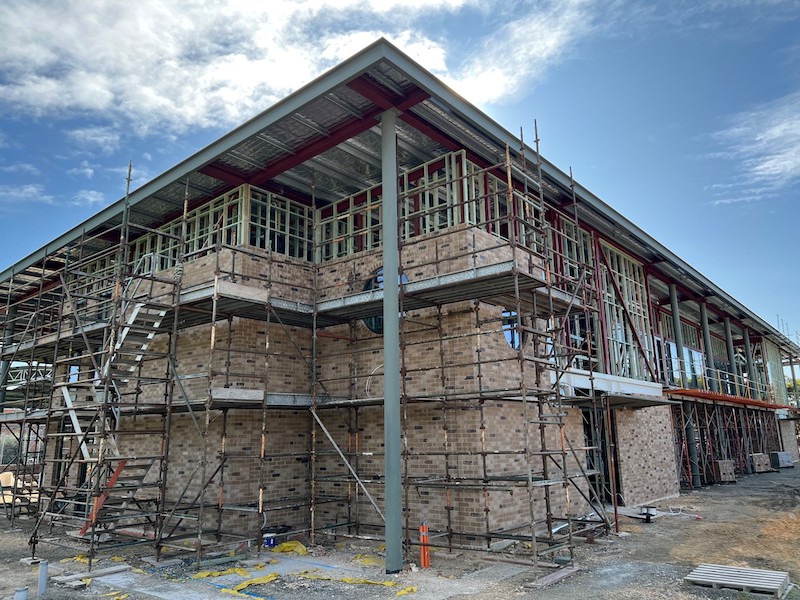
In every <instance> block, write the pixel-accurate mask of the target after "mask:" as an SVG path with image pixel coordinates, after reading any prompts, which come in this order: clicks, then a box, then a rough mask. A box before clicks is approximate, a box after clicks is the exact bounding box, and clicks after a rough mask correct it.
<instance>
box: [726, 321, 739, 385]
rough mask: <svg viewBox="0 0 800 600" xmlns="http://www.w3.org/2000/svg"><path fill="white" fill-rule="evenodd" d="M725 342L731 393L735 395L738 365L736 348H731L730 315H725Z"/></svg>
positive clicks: (737, 382)
mask: <svg viewBox="0 0 800 600" xmlns="http://www.w3.org/2000/svg"><path fill="white" fill-rule="evenodd" d="M724 322H725V344H726V345H727V348H728V364H729V368H730V372H731V373H732V374H733V393H734V395H736V396H739V395H740V392H739V367H737V366H736V350H734V349H733V332H732V331H731V320H730V317H725V319H724Z"/></svg>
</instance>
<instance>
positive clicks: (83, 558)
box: [59, 554, 89, 565]
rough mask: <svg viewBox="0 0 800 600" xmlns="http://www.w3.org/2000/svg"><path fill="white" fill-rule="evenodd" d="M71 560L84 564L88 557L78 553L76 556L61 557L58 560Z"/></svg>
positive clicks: (86, 563) (66, 561) (86, 562)
mask: <svg viewBox="0 0 800 600" xmlns="http://www.w3.org/2000/svg"><path fill="white" fill-rule="evenodd" d="M73 560H74V561H75V562H79V563H83V564H85V565H88V564H89V557H88V556H86V555H85V554H78V555H77V556H73V557H72V558H62V559H61V560H60V561H59V562H62V563H68V562H72V561H73Z"/></svg>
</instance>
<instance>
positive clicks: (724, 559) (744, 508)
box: [0, 469, 800, 600]
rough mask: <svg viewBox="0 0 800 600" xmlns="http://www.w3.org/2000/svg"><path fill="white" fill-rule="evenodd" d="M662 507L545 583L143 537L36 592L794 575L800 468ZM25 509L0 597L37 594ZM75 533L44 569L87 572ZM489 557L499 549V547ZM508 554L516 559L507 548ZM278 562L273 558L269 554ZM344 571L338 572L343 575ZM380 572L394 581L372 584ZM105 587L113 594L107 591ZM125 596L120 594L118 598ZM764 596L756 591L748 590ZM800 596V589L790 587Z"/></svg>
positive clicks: (447, 568) (416, 595) (576, 592)
mask: <svg viewBox="0 0 800 600" xmlns="http://www.w3.org/2000/svg"><path fill="white" fill-rule="evenodd" d="M658 508H659V510H661V511H664V512H672V513H675V514H671V515H666V516H661V517H659V518H657V519H656V520H655V521H654V522H653V523H650V524H645V523H644V522H643V521H640V520H636V519H631V518H627V517H621V519H620V525H621V531H622V534H621V535H620V536H616V535H612V536H609V537H608V538H605V539H600V540H598V541H597V543H594V544H582V545H579V546H578V547H577V549H576V563H577V564H578V565H579V566H580V571H579V572H578V573H576V574H574V575H572V576H570V577H568V578H566V579H564V580H562V581H561V582H560V583H557V584H555V585H552V586H550V587H548V588H545V589H534V588H532V587H530V584H531V583H532V582H534V581H535V580H537V579H538V578H540V577H542V576H544V575H546V574H548V573H550V572H551V571H549V570H546V569H541V568H539V569H537V568H532V567H528V566H524V565H519V564H513V563H506V562H489V561H486V560H484V557H483V556H482V555H478V554H454V555H449V554H447V553H444V552H434V553H433V555H432V559H431V560H432V568H431V569H430V570H426V571H409V572H406V573H403V574H400V575H398V576H387V575H385V574H384V572H383V567H382V565H381V563H380V556H379V551H378V550H379V549H378V548H377V547H375V546H371V545H369V544H366V543H357V544H349V543H339V544H335V545H331V546H325V547H316V548H312V549H311V550H312V554H311V555H308V556H297V555H283V554H281V555H277V554H273V553H262V554H261V555H260V556H256V554H255V553H254V552H251V553H250V556H248V560H245V561H243V562H242V561H238V562H232V563H226V564H220V565H217V566H214V567H210V568H213V569H217V570H219V571H224V570H225V569H229V568H231V567H238V568H239V569H243V570H240V571H238V572H232V573H229V574H221V575H211V576H208V577H204V578H196V577H192V575H196V574H197V572H196V569H195V568H194V567H193V566H192V565H184V564H181V565H178V566H172V567H168V568H160V569H155V568H153V567H152V566H150V565H148V564H147V563H145V562H143V561H142V560H141V559H142V558H143V557H145V556H149V555H151V554H152V552H151V550H150V549H149V548H147V547H145V546H139V547H134V548H128V549H125V550H124V551H119V552H118V555H117V556H113V555H110V554H102V555H101V558H100V559H99V560H98V561H97V564H96V565H95V568H96V569H99V568H104V567H108V566H114V565H119V564H121V563H122V562H124V564H128V565H130V566H131V567H132V569H131V570H129V571H126V572H124V573H120V574H116V575H111V576H107V577H98V578H94V579H93V580H92V582H91V583H90V584H89V586H88V587H87V588H85V589H83V590H69V589H66V588H64V587H61V586H56V585H53V584H51V585H50V587H49V589H48V592H47V594H45V595H44V596H43V598H65V599H68V600H72V599H78V598H91V597H97V598H100V597H106V598H110V599H111V600H152V599H153V598H162V599H164V600H174V599H176V598H194V599H198V600H199V599H202V600H205V599H217V598H230V597H231V595H230V594H229V593H223V591H222V589H223V588H227V589H231V588H233V587H234V586H235V585H237V584H239V583H241V582H243V581H245V580H248V579H252V578H256V577H264V576H266V575H269V574H271V573H277V574H278V577H277V579H275V580H274V581H271V582H268V583H260V584H253V585H250V586H248V587H247V588H245V589H242V590H241V591H240V594H241V595H248V596H250V597H259V598H272V599H276V600H277V599H280V600H299V599H310V600H328V599H330V598H341V597H348V598H351V599H352V600H373V599H374V600H384V599H389V598H396V597H397V594H398V592H403V591H404V592H406V594H405V595H407V596H408V597H409V599H414V600H447V599H452V600H466V599H470V600H500V599H506V598H537V599H544V600H573V599H581V598H592V599H599V600H602V599H619V600H628V599H630V600H633V599H637V600H638V599H642V600H666V599H676V600H692V599H696V598H710V599H744V598H750V597H754V596H751V595H749V594H745V593H743V592H738V591H731V590H721V591H715V590H710V589H706V588H701V587H697V586H692V585H689V584H686V583H684V582H683V577H684V576H685V575H687V574H688V573H689V571H691V570H692V569H693V568H694V567H695V566H697V565H698V564H700V563H703V562H711V563H718V564H725V565H732V566H746V567H751V568H760V569H773V570H781V571H788V572H789V574H790V576H791V578H792V580H795V581H800V553H798V552H797V544H798V540H800V469H784V470H782V471H780V472H773V473H766V474H762V475H755V476H750V477H745V478H742V479H741V480H740V481H739V482H738V483H737V484H733V485H726V486H714V487H712V488H707V489H703V490H699V491H696V492H693V493H689V494H684V495H682V496H681V497H680V498H676V499H674V500H672V501H670V502H669V503H663V504H662V505H660V506H659V507H658ZM32 525H33V521H32V520H31V519H26V518H19V519H15V520H14V521H13V522H12V521H8V520H6V519H1V520H0V532H1V533H0V541H2V543H0V572H1V573H2V575H3V576H2V578H0V597H2V598H11V597H12V596H13V593H14V590H15V589H16V588H18V587H25V586H27V587H28V588H29V590H31V591H30V592H29V597H30V598H33V597H35V596H36V594H35V590H36V573H37V568H36V567H29V566H26V565H23V564H21V563H20V562H19V560H20V558H22V557H24V556H28V555H29V554H30V552H29V549H28V546H27V541H28V537H29V534H30V529H31V527H32ZM84 550H85V549H84V548H83V547H82V546H81V544H80V542H73V545H72V546H70V547H60V546H55V545H50V544H42V545H40V547H39V548H38V550H37V554H38V555H39V556H41V557H42V558H46V559H47V560H48V561H49V563H50V572H51V575H56V574H62V573H75V572H81V571H85V570H86V568H87V565H86V564H85V563H83V562H82V561H81V559H80V558H78V559H76V556H77V557H79V556H80V555H81V553H82V552H83V551H84ZM495 558H497V557H495ZM506 558H510V559H512V560H513V559H514V558H513V556H507V557H506ZM273 561H274V562H273ZM347 578H355V580H353V579H350V580H349V581H343V579H347ZM364 579H366V580H369V581H371V582H383V583H384V584H386V583H388V584H391V585H378V584H377V583H367V582H364V581H360V580H364ZM112 592H117V593H116V594H112ZM124 594H128V596H126V597H125V598H123V595H124ZM756 597H764V596H756ZM788 598H790V599H792V600H800V590H798V589H792V590H791V591H790V593H789V594H788Z"/></svg>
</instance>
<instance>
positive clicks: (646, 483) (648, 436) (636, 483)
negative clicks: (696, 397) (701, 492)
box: [615, 406, 680, 506]
mask: <svg viewBox="0 0 800 600" xmlns="http://www.w3.org/2000/svg"><path fill="white" fill-rule="evenodd" d="M615 417H616V424H617V457H618V460H619V476H620V480H621V481H620V486H619V487H620V491H621V493H622V495H623V497H624V499H625V504H626V505H627V506H636V505H639V504H645V503H647V502H651V501H654V500H657V499H660V498H668V497H673V496H677V495H678V493H679V492H680V484H679V482H678V476H677V466H676V464H675V453H674V443H675V442H674V439H673V432H672V419H671V416H670V407H669V406H652V407H649V408H642V409H639V410H616V411H615Z"/></svg>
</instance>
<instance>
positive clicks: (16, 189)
mask: <svg viewBox="0 0 800 600" xmlns="http://www.w3.org/2000/svg"><path fill="white" fill-rule="evenodd" d="M54 202H55V199H54V198H53V196H51V195H50V194H48V193H47V192H46V191H45V188H44V186H43V185H40V184H38V183H28V184H23V185H0V207H2V208H20V207H22V206H24V205H26V204H53V203H54Z"/></svg>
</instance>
